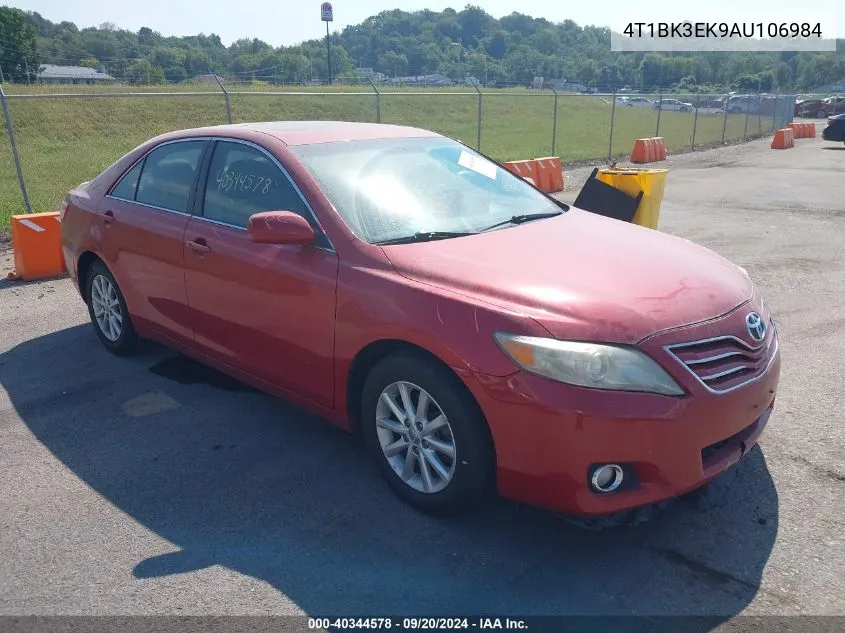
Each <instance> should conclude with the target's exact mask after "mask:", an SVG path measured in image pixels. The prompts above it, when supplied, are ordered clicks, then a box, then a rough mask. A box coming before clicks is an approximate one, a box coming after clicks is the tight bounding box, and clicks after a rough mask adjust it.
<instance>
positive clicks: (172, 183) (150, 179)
mask: <svg viewBox="0 0 845 633" xmlns="http://www.w3.org/2000/svg"><path fill="white" fill-rule="evenodd" d="M205 144H206V141H180V142H177V143H168V144H167V145H163V146H161V147H159V148H157V149H154V150H153V151H152V152H150V153H149V154H147V158H146V160H145V161H144V169H143V171H141V177H140V179H139V180H138V193H137V195H136V196H135V201H136V202H139V203H141V204H148V205H150V206H154V207H161V208H163V209H170V210H171V211H181V212H182V213H185V212H187V210H188V199H189V198H190V196H191V186H192V185H193V183H194V174H195V173H196V171H197V167H198V166H199V160H200V156H201V155H202V150H203V148H204V147H205Z"/></svg>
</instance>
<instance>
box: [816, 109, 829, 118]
mask: <svg viewBox="0 0 845 633" xmlns="http://www.w3.org/2000/svg"><path fill="white" fill-rule="evenodd" d="M816 117H817V118H819V119H825V118H827V112H825V111H824V110H819V111H818V112H817V113H816Z"/></svg>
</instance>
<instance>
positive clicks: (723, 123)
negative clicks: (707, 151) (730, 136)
mask: <svg viewBox="0 0 845 633" xmlns="http://www.w3.org/2000/svg"><path fill="white" fill-rule="evenodd" d="M728 99H730V97H729V96H728V95H725V120H724V121H722V145H724V144H725V131H726V130H727V129H728Z"/></svg>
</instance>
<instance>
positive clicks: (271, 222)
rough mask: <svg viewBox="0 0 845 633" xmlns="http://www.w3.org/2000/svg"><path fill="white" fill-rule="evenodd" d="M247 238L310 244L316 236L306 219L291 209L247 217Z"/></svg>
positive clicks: (278, 242) (279, 242) (268, 242)
mask: <svg viewBox="0 0 845 633" xmlns="http://www.w3.org/2000/svg"><path fill="white" fill-rule="evenodd" d="M247 234H248V235H249V239H250V240H252V241H253V242H256V243H258V244H303V245H304V244H311V243H312V242H313V241H314V238H315V237H316V235H315V233H314V229H312V228H311V225H310V224H308V220H306V219H305V218H303V217H302V216H301V215H299V214H297V213H293V212H292V211H264V212H263V213H256V214H254V215H251V216H250V218H249V225H248V226H247Z"/></svg>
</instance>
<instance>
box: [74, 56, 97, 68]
mask: <svg viewBox="0 0 845 633" xmlns="http://www.w3.org/2000/svg"><path fill="white" fill-rule="evenodd" d="M79 65H80V66H84V67H85V68H99V67H100V60H99V59H97V58H96V57H86V58H85V59H83V60H82V61H80V62H79Z"/></svg>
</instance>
